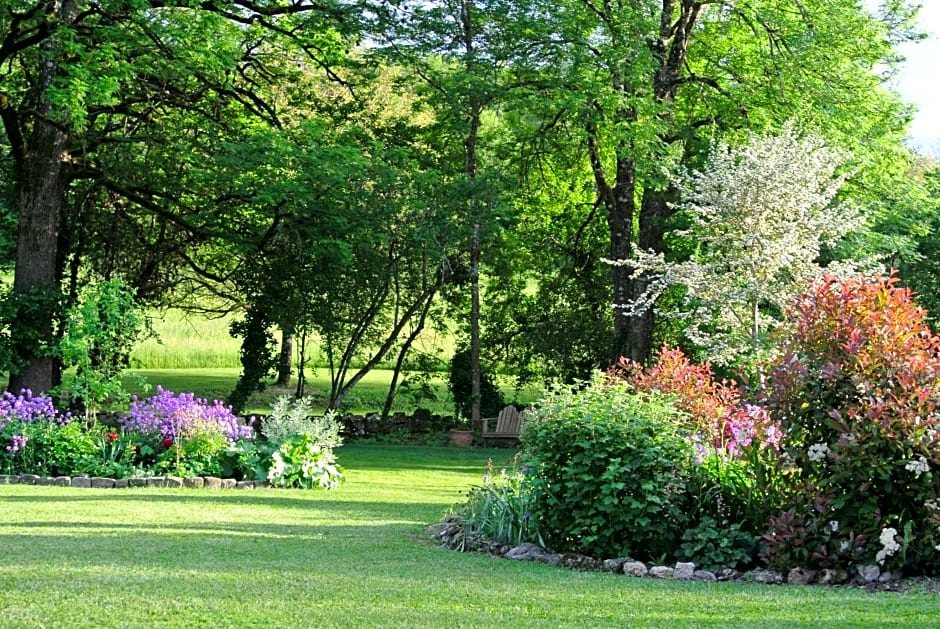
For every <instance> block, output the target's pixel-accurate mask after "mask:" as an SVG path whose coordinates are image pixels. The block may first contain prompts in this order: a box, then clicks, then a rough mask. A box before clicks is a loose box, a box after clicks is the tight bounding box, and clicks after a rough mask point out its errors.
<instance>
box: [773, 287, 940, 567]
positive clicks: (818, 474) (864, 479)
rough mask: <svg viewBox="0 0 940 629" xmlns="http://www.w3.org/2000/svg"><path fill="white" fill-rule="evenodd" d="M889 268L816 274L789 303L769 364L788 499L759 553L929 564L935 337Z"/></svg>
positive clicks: (934, 523)
mask: <svg viewBox="0 0 940 629" xmlns="http://www.w3.org/2000/svg"><path fill="white" fill-rule="evenodd" d="M896 283H897V278H894V277H890V278H882V279H878V280H867V279H865V278H859V279H856V280H851V281H839V280H836V279H833V278H826V279H825V280H824V281H822V282H820V283H819V284H817V285H816V286H814V287H813V288H812V289H811V290H810V291H808V292H807V293H806V294H804V295H801V296H800V297H799V298H798V299H797V300H796V302H795V305H794V307H793V309H792V312H791V313H790V314H791V318H792V320H793V325H792V331H791V332H790V333H789V336H788V337H787V338H786V339H785V340H784V342H783V345H782V352H781V355H780V357H779V358H778V359H777V360H776V361H775V362H774V363H773V364H772V365H771V369H770V370H769V378H768V387H767V394H766V399H765V401H764V403H765V405H766V407H767V408H768V409H769V410H770V412H771V413H772V414H774V415H775V416H776V417H777V418H778V419H779V420H780V421H781V422H782V424H783V427H784V432H785V434H786V439H785V441H784V450H785V454H786V457H785V459H783V465H782V472H783V473H786V474H788V475H789V477H790V478H791V479H792V489H793V491H792V492H791V493H790V495H789V496H788V504H787V505H785V508H784V509H783V510H782V511H781V513H780V514H779V515H777V516H776V517H775V518H773V520H772V521H771V522H770V524H771V528H770V531H769V532H768V533H767V535H766V536H765V542H766V550H765V558H766V559H767V561H769V562H771V563H772V564H773V565H776V566H781V567H785V566H787V565H790V564H793V563H794V562H799V563H801V564H802V565H809V566H813V565H816V566H820V567H827V566H832V565H835V566H839V567H849V564H851V563H859V562H864V563H875V562H877V563H878V564H880V565H881V566H882V569H884V570H908V571H918V572H920V571H926V572H936V570H937V569H938V568H940V552H938V550H937V548H940V530H938V525H940V474H938V473H937V471H938V470H937V464H938V463H937V462H938V461H940V445H938V440H937V430H938V425H937V423H938V402H940V390H938V388H937V382H938V377H940V338H938V337H937V336H935V335H934V334H933V333H932V332H931V331H930V330H929V329H928V327H927V326H926V324H925V323H924V315H925V312H924V311H923V310H922V309H921V308H919V307H917V306H916V305H915V304H914V302H913V300H912V296H911V293H910V291H908V290H906V289H901V288H898V287H897V286H896Z"/></svg>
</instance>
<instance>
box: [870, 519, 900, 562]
mask: <svg viewBox="0 0 940 629" xmlns="http://www.w3.org/2000/svg"><path fill="white" fill-rule="evenodd" d="M897 535H898V532H897V531H896V530H894V529H893V528H891V527H888V528H886V529H884V530H883V531H881V537H879V538H878V541H879V542H881V550H879V551H878V552H877V553H875V561H877V562H878V563H879V564H882V565H883V564H884V562H885V559H887V558H888V557H890V556H891V555H893V554H894V553H896V552H898V551H899V550H901V545H900V544H898V540H897Z"/></svg>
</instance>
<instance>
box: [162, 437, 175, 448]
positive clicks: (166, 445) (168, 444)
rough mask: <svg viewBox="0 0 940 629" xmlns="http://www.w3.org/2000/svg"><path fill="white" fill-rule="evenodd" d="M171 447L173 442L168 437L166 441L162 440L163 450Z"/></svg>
mask: <svg viewBox="0 0 940 629" xmlns="http://www.w3.org/2000/svg"><path fill="white" fill-rule="evenodd" d="M171 445H173V440H172V439H170V438H169V437H167V438H166V439H164V440H163V447H164V448H169V447H170V446H171Z"/></svg>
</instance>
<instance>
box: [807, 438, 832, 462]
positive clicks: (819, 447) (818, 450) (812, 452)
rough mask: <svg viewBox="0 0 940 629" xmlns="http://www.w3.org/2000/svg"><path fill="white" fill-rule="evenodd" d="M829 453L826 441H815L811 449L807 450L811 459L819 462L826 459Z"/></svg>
mask: <svg viewBox="0 0 940 629" xmlns="http://www.w3.org/2000/svg"><path fill="white" fill-rule="evenodd" d="M827 454H829V446H827V445H826V444H825V443H822V442H820V443H814V444H813V445H811V446H810V447H809V450H808V451H807V452H806V456H807V457H809V460H810V461H813V462H814V463H819V462H820V461H823V460H825V459H826V455H827Z"/></svg>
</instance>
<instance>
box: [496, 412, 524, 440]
mask: <svg viewBox="0 0 940 629" xmlns="http://www.w3.org/2000/svg"><path fill="white" fill-rule="evenodd" d="M522 420H523V417H522V413H520V412H519V411H518V410H516V407H515V406H507V407H506V408H504V409H503V410H501V411H500V412H499V416H498V417H497V418H496V432H502V433H509V434H518V433H519V431H520V430H521V429H522Z"/></svg>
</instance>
